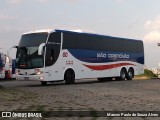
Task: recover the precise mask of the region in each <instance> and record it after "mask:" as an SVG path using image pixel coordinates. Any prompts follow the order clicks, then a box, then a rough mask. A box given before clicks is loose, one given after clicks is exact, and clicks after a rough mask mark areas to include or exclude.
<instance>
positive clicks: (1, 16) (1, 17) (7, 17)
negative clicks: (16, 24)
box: [0, 12, 16, 20]
mask: <svg viewBox="0 0 160 120" xmlns="http://www.w3.org/2000/svg"><path fill="white" fill-rule="evenodd" d="M11 19H12V20H13V19H16V17H14V16H10V15H7V14H6V13H4V12H0V20H11Z"/></svg>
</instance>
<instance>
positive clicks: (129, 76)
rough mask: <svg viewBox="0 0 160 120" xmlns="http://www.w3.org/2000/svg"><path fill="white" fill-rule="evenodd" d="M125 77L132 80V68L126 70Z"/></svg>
mask: <svg viewBox="0 0 160 120" xmlns="http://www.w3.org/2000/svg"><path fill="white" fill-rule="evenodd" d="M126 78H127V80H132V79H133V78H134V70H133V69H129V70H128V73H127V76H126Z"/></svg>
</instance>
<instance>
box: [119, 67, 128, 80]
mask: <svg viewBox="0 0 160 120" xmlns="http://www.w3.org/2000/svg"><path fill="white" fill-rule="evenodd" d="M126 76H127V72H126V70H125V69H124V68H123V69H121V71H120V77H119V79H120V80H125V79H126Z"/></svg>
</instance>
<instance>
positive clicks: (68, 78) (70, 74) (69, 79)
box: [64, 69, 75, 84]
mask: <svg viewBox="0 0 160 120" xmlns="http://www.w3.org/2000/svg"><path fill="white" fill-rule="evenodd" d="M64 80H65V83H66V84H73V83H75V74H74V71H73V70H71V69H69V70H67V71H66V72H65V75H64Z"/></svg>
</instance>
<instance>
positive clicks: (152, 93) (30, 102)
mask: <svg viewBox="0 0 160 120" xmlns="http://www.w3.org/2000/svg"><path fill="white" fill-rule="evenodd" d="M13 110H15V111H18V110H19V111H22V110H23V111H24V110H29V111H31V110H36V111H54V110H58V111H61V110H87V111H89V110H90V111H94V110H95V111H160V80H159V79H154V80H132V81H107V82H103V83H100V82H98V81H97V80H94V79H92V80H78V81H76V84H73V85H65V84H64V83H63V82H61V83H53V84H49V85H47V86H41V84H40V82H35V81H17V80H9V81H1V82H0V111H13ZM0 119H1V118H0ZM43 119H46V118H42V120H43ZM47 119H51V118H47ZM54 119H58V120H64V119H68V120H70V119H73V120H74V119H76V120H77V119H78V120H83V119H87V120H88V119H89V120H101V119H102V120H128V119H129V120H160V118H158V117H155V118H152V117H134V118H131V117H128V118H127V117H106V118H96V117H95V118H83V117H79V118H54Z"/></svg>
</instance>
